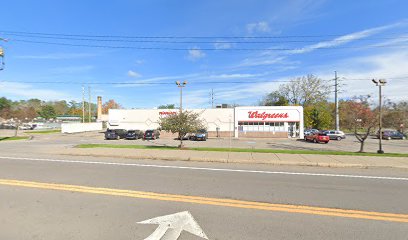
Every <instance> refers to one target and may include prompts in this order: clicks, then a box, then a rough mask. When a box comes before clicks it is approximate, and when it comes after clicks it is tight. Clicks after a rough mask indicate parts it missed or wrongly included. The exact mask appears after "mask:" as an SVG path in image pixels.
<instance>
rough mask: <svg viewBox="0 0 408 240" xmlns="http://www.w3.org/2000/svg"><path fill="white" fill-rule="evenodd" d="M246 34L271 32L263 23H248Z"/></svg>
mask: <svg viewBox="0 0 408 240" xmlns="http://www.w3.org/2000/svg"><path fill="white" fill-rule="evenodd" d="M246 29H247V31H248V33H250V34H252V33H268V32H270V31H271V29H270V27H269V24H268V23H267V22H265V21H261V22H257V23H249V24H247V25H246Z"/></svg>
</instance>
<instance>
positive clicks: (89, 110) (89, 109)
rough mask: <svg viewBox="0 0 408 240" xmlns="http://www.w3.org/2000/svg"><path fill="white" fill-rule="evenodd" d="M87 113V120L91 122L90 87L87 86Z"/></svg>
mask: <svg viewBox="0 0 408 240" xmlns="http://www.w3.org/2000/svg"><path fill="white" fill-rule="evenodd" d="M88 97H89V100H88V115H89V122H91V120H92V119H91V87H90V86H88Z"/></svg>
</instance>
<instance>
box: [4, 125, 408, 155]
mask: <svg viewBox="0 0 408 240" xmlns="http://www.w3.org/2000/svg"><path fill="white" fill-rule="evenodd" d="M13 134H14V131H11V130H0V137H3V136H12V135H13ZM19 135H32V136H33V138H32V140H30V141H31V142H32V143H38V144H39V145H44V144H46V143H48V144H63V145H68V146H74V145H76V144H81V143H98V144H135V145H153V146H178V145H179V144H180V141H179V140H175V139H169V138H159V139H156V140H146V141H143V140H142V139H138V140H125V139H120V140H105V139H104V133H103V132H86V133H75V134H61V133H52V134H30V133H29V132H27V131H26V132H25V133H24V132H23V131H20V133H19ZM382 142H383V149H384V151H385V152H387V153H408V140H383V141H382ZM183 143H184V145H185V146H186V147H224V148H228V147H231V148H254V149H283V150H316V151H319V150H321V151H328V150H331V151H348V152H357V151H358V150H359V149H360V143H359V142H358V141H357V139H356V138H355V137H354V136H353V135H347V137H346V139H343V140H341V141H337V140H331V141H330V142H329V143H328V144H323V143H321V144H318V143H312V142H305V141H304V140H300V139H291V138H289V139H288V138H274V139H256V138H251V139H250V138H240V139H235V138H209V139H208V140H207V141H189V140H184V141H183ZM364 150H365V151H366V152H376V151H377V150H378V139H377V138H373V137H370V138H368V139H367V140H366V142H365V147H364Z"/></svg>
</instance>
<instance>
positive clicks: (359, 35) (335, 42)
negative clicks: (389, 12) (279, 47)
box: [288, 20, 408, 54]
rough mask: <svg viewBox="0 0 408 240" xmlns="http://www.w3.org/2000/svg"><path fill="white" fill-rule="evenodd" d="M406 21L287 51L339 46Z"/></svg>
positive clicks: (302, 51)
mask: <svg viewBox="0 0 408 240" xmlns="http://www.w3.org/2000/svg"><path fill="white" fill-rule="evenodd" d="M407 23H408V22H407V21H405V20H404V21H401V22H398V23H394V24H389V25H385V26H381V27H376V28H370V29H366V30H363V31H359V32H355V33H351V34H346V35H343V36H340V37H337V38H334V39H333V40H330V41H322V42H319V43H316V44H312V45H309V46H306V47H303V48H300V49H295V50H292V51H289V52H288V53H291V54H301V53H308V52H312V51H314V50H316V49H319V48H330V47H336V46H340V45H344V44H346V43H350V42H353V41H355V40H359V39H363V38H367V37H370V36H372V35H375V34H378V33H381V32H384V31H386V30H389V29H392V28H396V27H399V26H402V25H406V24H407Z"/></svg>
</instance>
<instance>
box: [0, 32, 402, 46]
mask: <svg viewBox="0 0 408 240" xmlns="http://www.w3.org/2000/svg"><path fill="white" fill-rule="evenodd" d="M7 35H9V36H18V37H26V38H41V39H58V40H72V41H95V42H127V43H172V44H173V43H174V44H203V43H210V44H217V43H219V44H268V43H317V42H318V41H331V42H339V43H342V42H344V43H347V42H348V41H349V40H348V39H344V40H342V39H316V40H279V41H276V40H274V41H271V40H269V41H248V40H247V39H248V38H247V37H242V38H238V37H237V38H238V39H244V40H246V41H242V40H241V41H236V40H235V41H231V40H228V41H225V40H219V39H218V40H212V41H208V40H207V41H203V40H200V41H180V40H177V41H176V40H174V38H173V37H169V38H167V37H160V38H158V37H151V38H150V37H141V38H139V37H134V38H131V39H129V38H125V39H123V38H115V37H112V38H111V37H109V38H108V37H105V38H95V37H89V36H88V37H86V36H83V37H74V36H60V35H51V34H49V35H33V34H27V33H7ZM135 39H138V40H135ZM152 39H153V40H152ZM166 39H167V40H166ZM177 39H189V38H177ZM193 39H194V38H193ZM255 39H257V38H255ZM385 39H407V40H408V36H399V37H376V38H372V37H370V38H362V39H356V40H355V41H373V40H385Z"/></svg>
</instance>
